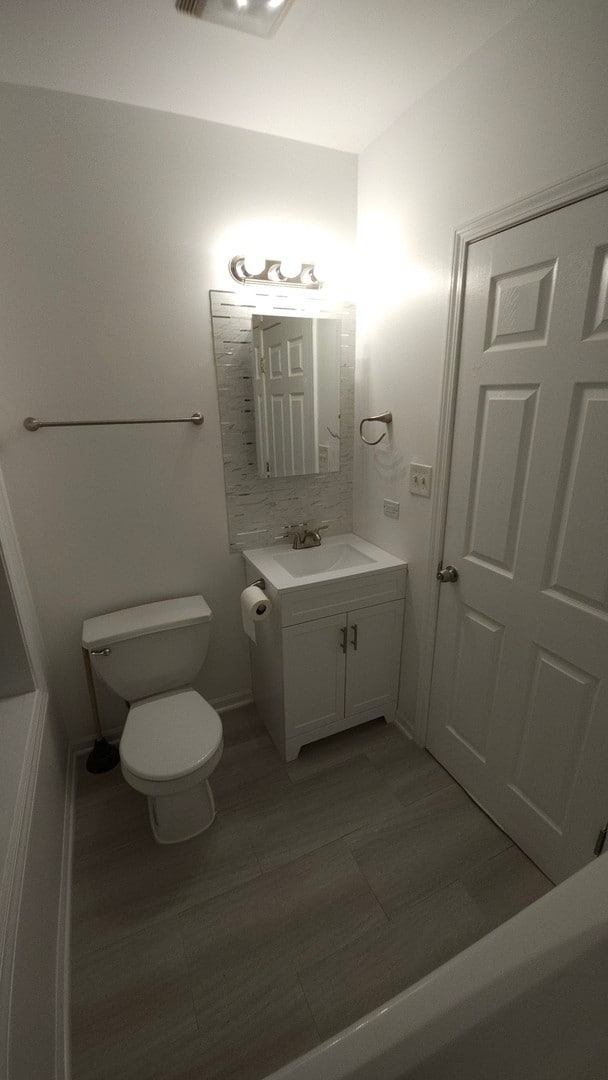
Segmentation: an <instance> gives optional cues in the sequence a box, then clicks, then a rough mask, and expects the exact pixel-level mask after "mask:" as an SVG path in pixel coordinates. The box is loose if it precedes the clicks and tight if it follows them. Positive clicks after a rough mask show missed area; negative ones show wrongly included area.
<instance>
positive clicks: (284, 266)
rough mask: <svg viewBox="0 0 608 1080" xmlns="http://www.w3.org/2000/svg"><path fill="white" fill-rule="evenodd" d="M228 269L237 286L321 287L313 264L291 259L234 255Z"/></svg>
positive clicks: (321, 282) (321, 283)
mask: <svg viewBox="0 0 608 1080" xmlns="http://www.w3.org/2000/svg"><path fill="white" fill-rule="evenodd" d="M228 269H229V270H230V273H231V275H232V277H233V278H234V280H235V281H238V283H239V285H295V286H296V288H300V289H320V288H321V287H322V285H323V281H322V279H321V278H320V277H318V276H317V274H316V273H315V266H314V263H296V262H295V261H294V260H293V259H283V260H281V259H258V258H252V257H251V256H248V255H234V256H233V258H232V259H231V260H230V262H229V263H228Z"/></svg>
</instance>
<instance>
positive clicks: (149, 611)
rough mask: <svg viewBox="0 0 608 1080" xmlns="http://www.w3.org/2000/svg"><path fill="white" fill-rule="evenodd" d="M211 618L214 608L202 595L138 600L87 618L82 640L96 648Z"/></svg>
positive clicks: (88, 647) (83, 625)
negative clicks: (129, 604)
mask: <svg viewBox="0 0 608 1080" xmlns="http://www.w3.org/2000/svg"><path fill="white" fill-rule="evenodd" d="M210 619H211V608H210V607H209V605H208V604H207V602H206V601H205V600H204V598H203V597H202V596H180V597H178V598H177V599H174V600H160V601H158V602H157V603H155V604H139V606H138V607H131V608H123V609H122V610H121V611H109V612H108V613H107V614H106V615H97V616H95V618H93V619H85V621H84V623H83V624H82V644H83V645H84V647H85V649H94V648H96V647H97V646H99V645H109V644H111V642H113V641H125V640H126V639H127V638H132V637H141V636H142V635H144V634H155V633H157V632H158V631H159V630H169V629H171V628H173V627H178V626H191V625H192V624H193V623H200V622H209V620H210Z"/></svg>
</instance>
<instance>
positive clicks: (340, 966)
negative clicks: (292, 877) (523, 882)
mask: <svg viewBox="0 0 608 1080" xmlns="http://www.w3.org/2000/svg"><path fill="white" fill-rule="evenodd" d="M484 933H485V923H484V920H483V918H482V917H481V915H480V913H479V910H478V908H477V906H476V905H475V903H474V902H473V901H472V900H471V898H470V897H469V895H468V893H467V891H466V889H465V888H464V886H463V885H462V884H460V882H456V883H454V884H452V885H448V886H447V888H445V889H441V890H440V891H439V892H436V893H433V895H432V896H429V897H427V898H426V899H425V900H422V901H418V902H417V903H416V904H413V905H410V906H408V907H406V908H403V909H402V910H401V912H400V914H399V916H398V917H397V918H395V919H391V920H390V922H389V923H387V924H386V925H385V926H380V927H379V928H376V929H374V930H370V931H368V932H367V933H366V934H364V935H363V936H362V937H359V938H357V940H356V941H354V942H352V943H351V944H350V945H347V946H346V947H345V948H343V949H341V950H340V951H339V952H337V953H334V954H333V955H332V956H329V957H327V958H326V959H325V960H321V961H320V962H319V963H317V964H315V965H313V966H312V967H309V968H308V969H307V970H306V971H302V972H300V982H301V984H302V987H303V989H304V993H305V994H306V997H307V1000H308V1003H309V1005H310V1008H311V1012H312V1014H313V1016H314V1018H315V1021H316V1023H317V1027H318V1029H319V1032H320V1034H321V1036H322V1038H324V1039H326V1038H329V1036H330V1035H333V1034H335V1033H336V1032H338V1031H341V1030H342V1029H343V1028H345V1027H348V1025H349V1024H352V1023H354V1022H355V1021H356V1020H358V1019H360V1018H361V1017H362V1016H364V1015H365V1014H366V1013H367V1012H370V1011H371V1010H372V1009H375V1008H377V1007H378V1006H379V1005H382V1004H383V1002H385V1001H388V1000H389V999H390V998H392V997H394V996H395V995H396V994H399V993H401V991H402V990H405V989H406V988H407V987H408V986H411V985H412V984H413V983H414V982H417V981H418V979H421V978H422V977H423V976H424V975H427V974H428V973H429V972H430V971H433V969H434V968H436V967H438V966H439V965H440V964H442V963H444V962H445V961H446V960H449V959H451V957H453V956H455V955H456V953H458V952H461V951H462V950H463V949H464V948H466V947H467V946H468V945H470V944H472V942H474V941H477V940H478V938H480V937H482V936H483V934H484Z"/></svg>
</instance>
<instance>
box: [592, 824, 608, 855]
mask: <svg viewBox="0 0 608 1080" xmlns="http://www.w3.org/2000/svg"><path fill="white" fill-rule="evenodd" d="M606 836H608V825H604V828H603V829H600V831H599V833H598V835H597V840H596V841H595V847H594V849H593V854H594V855H601V854H602V852H603V850H604V844H605V843H606Z"/></svg>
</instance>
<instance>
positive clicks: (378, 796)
mask: <svg viewBox="0 0 608 1080" xmlns="http://www.w3.org/2000/svg"><path fill="white" fill-rule="evenodd" d="M400 812H402V806H401V804H400V803H399V801H398V800H397V799H396V797H395V796H394V795H393V794H392V792H390V791H389V790H388V789H387V787H386V785H385V784H383V783H382V782H381V780H380V778H379V776H378V773H377V772H376V770H375V769H374V768H373V766H372V765H370V763H369V762H368V761H367V760H366V759H365V758H353V759H352V761H348V762H345V763H344V764H342V765H336V766H334V767H333V768H331V769H327V770H325V771H324V772H322V773H319V774H318V775H317V776H313V777H312V778H310V779H308V780H302V781H300V782H299V783H297V784H293V785H292V787H291V789H289V790H285V791H284V792H281V793H280V794H279V795H278V796H277V797H273V796H272V794H270V795H269V797H268V798H267V799H266V800H260V801H259V802H256V803H254V804H252V805H251V806H248V807H247V808H246V809H245V810H243V811H241V812H239V811H237V813H238V814H239V820H240V821H241V823H242V825H243V827H244V829H246V831H247V834H248V836H249V838H250V840H251V843H252V845H253V847H254V849H255V852H256V855H257V856H258V859H259V861H260V866H261V867H262V870H264V871H267V870H271V869H273V868H274V867H276V866H280V865H281V864H283V863H286V862H289V861H290V860H292V859H296V858H298V857H299V856H300V855H303V854H305V853H306V852H308V851H314V850H315V849H316V848H319V847H321V846H322V845H323V844H327V843H330V842H331V841H333V840H337V839H339V837H341V836H344V835H346V834H347V833H349V832H353V831H354V830H356V829H359V828H361V827H362V826H363V825H366V824H369V823H374V822H380V821H386V820H387V819H388V818H391V817H394V816H395V814H399V813H400Z"/></svg>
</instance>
